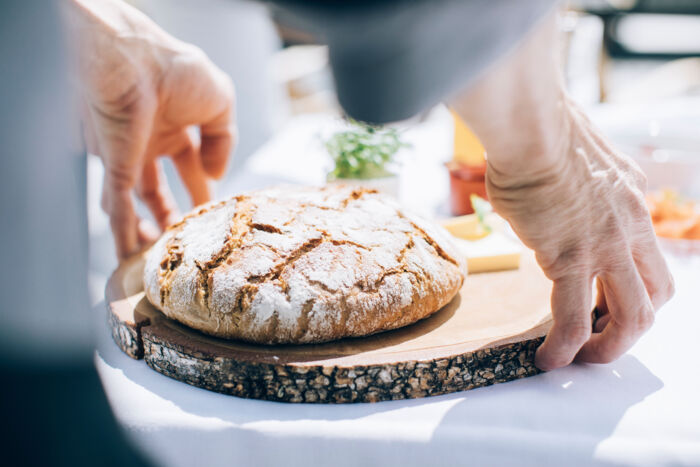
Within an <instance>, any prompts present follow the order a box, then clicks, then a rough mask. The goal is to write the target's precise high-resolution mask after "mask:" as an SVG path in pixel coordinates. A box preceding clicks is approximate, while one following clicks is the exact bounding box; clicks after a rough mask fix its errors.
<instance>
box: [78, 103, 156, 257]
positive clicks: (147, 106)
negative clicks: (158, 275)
mask: <svg viewBox="0 0 700 467" xmlns="http://www.w3.org/2000/svg"><path fill="white" fill-rule="evenodd" d="M90 114H91V116H92V123H93V128H94V132H95V136H96V138H97V143H98V146H99V150H100V156H101V157H102V160H103V162H104V165H105V179H104V196H103V208H104V209H105V211H106V212H107V214H109V217H110V226H111V228H112V234H113V235H114V242H115V245H116V249H117V255H118V256H119V258H120V259H123V258H126V257H127V256H129V255H131V254H133V253H135V252H136V251H138V249H139V241H138V218H137V216H136V212H135V210H134V205H133V200H132V199H131V190H132V189H133V188H134V186H135V185H136V181H137V180H138V178H139V177H140V175H141V163H142V160H143V158H144V153H145V150H146V147H147V145H148V140H149V137H150V133H151V128H152V123H153V116H154V114H155V101H153V100H152V99H151V98H149V97H148V96H146V95H143V94H135V100H133V101H131V100H129V101H128V102H125V104H124V106H123V107H122V108H119V109H110V111H109V112H107V111H105V110H103V109H99V108H96V107H92V108H91V109H90Z"/></svg>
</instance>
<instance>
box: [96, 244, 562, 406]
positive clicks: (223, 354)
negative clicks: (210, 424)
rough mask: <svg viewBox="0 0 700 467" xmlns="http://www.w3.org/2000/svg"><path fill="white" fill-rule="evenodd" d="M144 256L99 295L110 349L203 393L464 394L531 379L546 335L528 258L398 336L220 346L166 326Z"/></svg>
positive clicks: (477, 280) (540, 288)
mask: <svg viewBox="0 0 700 467" xmlns="http://www.w3.org/2000/svg"><path fill="white" fill-rule="evenodd" d="M143 264H144V256H143V255H139V256H135V257H133V258H131V259H130V260H128V261H126V262H124V263H122V264H121V265H120V266H119V268H118V269H117V270H116V271H115V272H114V274H113V275H112V277H111V278H110V280H109V282H108V284H107V289H106V303H107V308H108V321H109V325H110V328H111V331H112V336H113V338H114V340H115V342H116V343H117V345H118V346H119V347H120V348H121V349H122V350H123V351H124V352H125V353H127V354H128V355H129V356H131V357H132V358H137V359H141V358H142V359H144V360H145V362H146V364H148V365H149V366H150V367H151V368H153V369H154V370H156V371H158V372H160V373H163V374H164V375H167V376H170V377H172V378H175V379H178V380H180V381H183V382H186V383H188V384H192V385H194V386H198V387H202V388H205V389H209V390H213V391H217V392H222V393H227V394H232V395H235V396H239V397H251V398H258V399H268V400H277V401H288V402H376V401H381V400H390V399H405V398H414V397H424V396H430V395H437V394H444V393H448V392H454V391H462V390H466V389H472V388H475V387H480V386H487V385H490V384H494V383H499V382H505V381H510V380H512V379H517V378H522V377H525V376H530V375H533V374H536V373H538V370H537V368H535V366H534V363H533V361H534V353H535V350H536V349H537V346H538V345H539V344H540V343H541V341H542V338H543V336H544V335H545V334H546V332H547V331H548V330H549V327H550V326H551V315H550V307H549V295H550V292H551V282H550V281H549V280H548V279H547V278H546V277H545V276H544V274H543V273H542V271H541V270H540V269H539V267H538V266H537V264H536V263H535V260H534V257H533V256H532V255H531V254H526V255H525V256H524V257H523V260H522V262H521V268H520V269H519V270H515V271H504V272H495V273H483V274H473V275H469V276H468V277H467V279H466V280H465V283H464V286H463V287H462V289H461V291H460V293H459V294H458V295H457V296H456V297H455V299H454V300H453V301H452V302H451V303H450V304H448V305H447V306H445V307H444V308H442V309H441V310H440V311H438V312H437V313H435V314H434V315H432V316H431V317H429V318H427V319H424V320H422V321H420V322H418V323H416V324H413V325H411V326H407V327H405V328H402V329H398V330H394V331H389V332H384V333H380V334H375V335H373V336H368V337H364V338H353V339H342V340H339V341H335V342H329V343H325V344H318V345H276V346H264V345H255V344H247V343H243V342H238V341H230V340H224V339H218V338H214V337H210V336H207V335H204V334H202V333H200V332H198V331H195V330H192V329H190V328H187V327H186V326H183V325H181V324H179V323H177V322H175V321H173V320H170V319H168V318H166V317H165V316H164V315H163V314H162V313H161V312H159V311H158V310H156V309H155V308H153V307H152V306H151V304H150V303H149V302H148V300H147V299H146V298H145V295H144V292H143V284H142V272H143Z"/></svg>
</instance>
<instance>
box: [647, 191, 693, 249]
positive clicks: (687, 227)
mask: <svg viewBox="0 0 700 467" xmlns="http://www.w3.org/2000/svg"><path fill="white" fill-rule="evenodd" d="M646 200H647V206H648V207H649V212H650V213H651V221H652V223H653V224H654V230H655V231H656V235H658V236H659V237H667V238H684V239H690V240H700V212H699V211H698V209H697V208H696V206H695V203H694V202H693V201H690V200H686V199H683V198H682V197H681V196H680V195H678V193H676V192H675V191H673V190H662V191H656V192H653V193H650V194H649V195H647V199H646Z"/></svg>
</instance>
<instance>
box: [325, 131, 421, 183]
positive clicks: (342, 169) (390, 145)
mask: <svg viewBox="0 0 700 467" xmlns="http://www.w3.org/2000/svg"><path fill="white" fill-rule="evenodd" d="M350 123H351V125H352V126H353V128H352V129H351V130H346V131H341V132H338V133H335V134H333V135H332V136H331V137H330V139H329V140H328V141H326V150H327V151H328V153H329V154H330V155H331V157H332V158H333V162H334V163H335V168H334V169H333V171H332V172H331V173H330V174H328V179H329V180H335V179H339V178H360V179H368V178H381V177H388V176H390V175H392V173H391V172H390V171H389V170H388V169H387V168H386V165H387V164H389V163H391V162H392V161H393V160H394V156H395V155H396V153H397V152H398V150H399V149H401V148H402V147H408V146H409V145H408V144H406V143H404V142H402V141H401V138H400V136H401V135H400V133H399V131H398V130H397V129H396V128H383V127H378V126H372V125H368V124H365V123H361V122H358V121H355V120H350Z"/></svg>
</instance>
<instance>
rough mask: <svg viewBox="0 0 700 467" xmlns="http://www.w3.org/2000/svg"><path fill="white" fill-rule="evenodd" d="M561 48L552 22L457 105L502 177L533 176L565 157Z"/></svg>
mask: <svg viewBox="0 0 700 467" xmlns="http://www.w3.org/2000/svg"><path fill="white" fill-rule="evenodd" d="M557 44H558V31H557V27H556V18H555V17H554V16H551V17H549V18H547V19H546V20H545V21H543V23H542V24H541V25H540V26H538V27H537V29H536V30H534V31H532V32H531V34H530V36H529V37H527V38H526V39H525V41H524V42H523V43H521V44H520V45H519V46H518V48H517V49H516V50H514V51H513V52H512V53H511V54H510V55H509V56H508V57H505V58H504V59H503V60H501V62H499V63H498V64H496V65H495V66H494V67H493V68H492V69H491V70H489V71H488V72H487V74H485V75H484V76H483V77H482V78H481V79H480V80H479V81H478V82H477V83H476V84H475V85H473V86H471V87H470V88H469V89H468V90H466V91H465V92H463V93H462V94H461V95H460V96H458V97H457V99H455V101H454V102H453V103H452V105H453V107H454V109H455V110H456V111H457V112H458V113H459V114H460V116H461V117H462V118H463V119H464V120H465V121H466V122H467V123H468V124H469V125H470V126H471V127H472V129H473V130H474V131H475V132H476V134H477V135H478V137H479V138H480V139H481V141H482V143H483V144H484V147H485V148H486V152H487V157H488V161H489V165H490V166H491V167H492V168H493V169H496V171H498V172H501V171H505V172H508V173H511V174H523V175H525V176H529V174H532V173H534V172H536V171H538V169H539V168H544V167H550V166H552V165H554V164H556V162H557V159H558V158H560V157H562V155H563V154H564V153H565V149H566V147H565V146H566V145H567V144H568V141H569V135H570V131H571V128H570V127H571V109H570V108H569V104H568V102H567V98H566V95H565V91H564V86H563V80H562V77H561V73H560V69H559V59H558V52H559V48H558V46H557ZM533 171H534V172H533Z"/></svg>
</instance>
